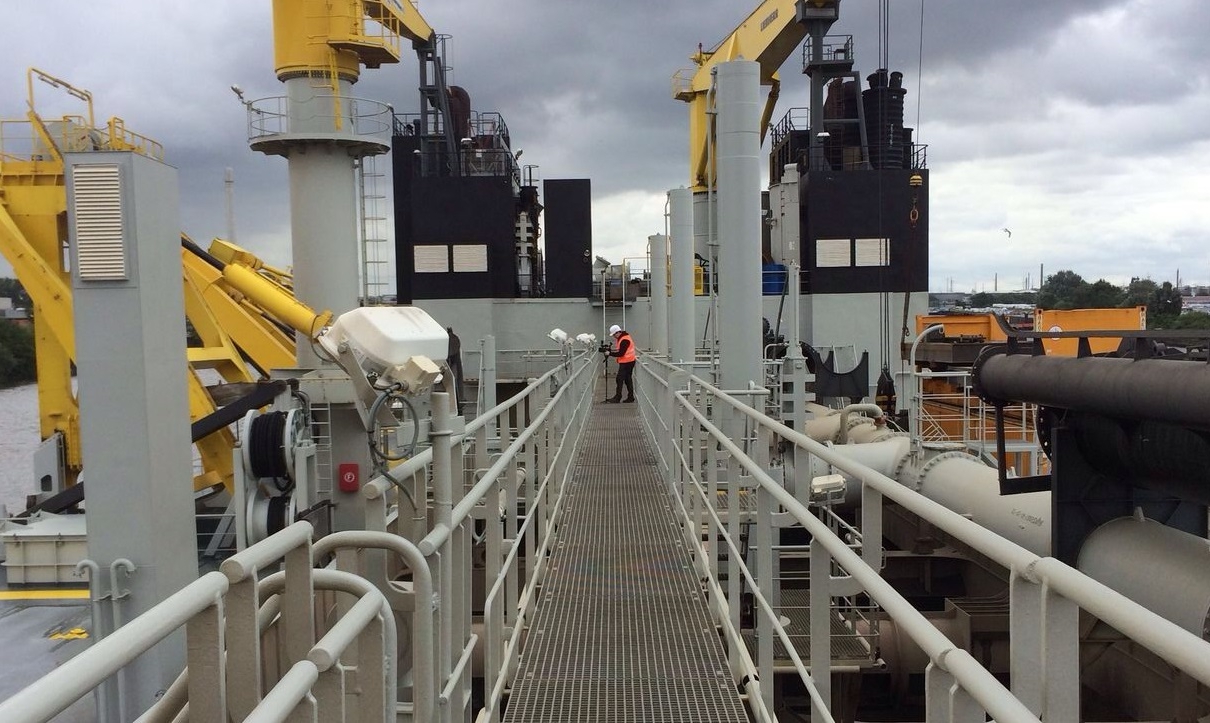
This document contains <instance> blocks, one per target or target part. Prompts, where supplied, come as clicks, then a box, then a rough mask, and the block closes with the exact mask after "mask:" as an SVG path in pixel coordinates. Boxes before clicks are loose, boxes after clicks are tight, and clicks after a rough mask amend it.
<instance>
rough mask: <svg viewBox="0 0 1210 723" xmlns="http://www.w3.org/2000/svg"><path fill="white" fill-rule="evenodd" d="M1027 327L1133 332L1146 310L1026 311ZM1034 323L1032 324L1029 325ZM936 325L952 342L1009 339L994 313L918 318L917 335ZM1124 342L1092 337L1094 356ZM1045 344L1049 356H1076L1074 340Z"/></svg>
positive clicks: (1144, 324) (1142, 324) (1143, 323)
mask: <svg viewBox="0 0 1210 723" xmlns="http://www.w3.org/2000/svg"><path fill="white" fill-rule="evenodd" d="M1020 316H1021V319H1022V320H1023V321H1025V322H1027V323H1026V326H1025V328H1027V329H1034V330H1042V329H1045V330H1047V331H1096V330H1100V331H1104V330H1121V329H1126V330H1133V329H1146V328H1147V307H1145V306H1130V307H1127V308H1124V309H1069V310H1059V309H1036V308H1035V309H1032V310H1030V309H1028V308H1027V309H1026V310H1024V311H1022V312H1021V315H1020ZM1029 322H1032V323H1029ZM934 324H943V325H944V326H945V336H946V337H948V338H951V339H958V338H964V339H970V340H972V342H975V341H977V342H987V343H1003V342H1005V341H1007V339H1008V336H1007V335H1006V334H1005V333H1004V329H1003V328H1002V327H1001V325H1000V323H999V322H998V321H996V319H995V315H994V314H992V313H990V312H989V313H983V314H928V315H922V316H917V317H916V333H917V334H920V333H922V332H923V331H924V330H925V329H927V328H928V327H930V326H932V325H934ZM1119 342H1121V339H1120V338H1117V337H1096V336H1094V337H1091V338H1090V339H1089V343H1090V345H1091V349H1092V353H1094V354H1104V353H1106V352H1112V351H1117V348H1118V344H1119ZM1042 345H1043V347H1045V349H1046V353H1047V354H1051V355H1058V356H1075V355H1076V340H1075V339H1050V338H1043V339H1042Z"/></svg>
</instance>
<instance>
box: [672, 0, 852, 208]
mask: <svg viewBox="0 0 1210 723" xmlns="http://www.w3.org/2000/svg"><path fill="white" fill-rule="evenodd" d="M839 5H840V0H764V1H763V2H761V3H760V4H759V5H757V6H756V9H755V10H753V11H752V12H751V14H749V15H748V17H747V18H745V19H744V21H743V22H741V23H740V24H739V25H738V26H736V28H735V29H734V30H732V31H731V33H730V34H729V35H727V37H726V38H724V39H723V41H722V42H720V43H719V44H718V45H716V46H714V48H713V49H711V50H704V49H702V47H701V46H698V51H697V52H696V53H694V54H693V55H691V56H690V59H691V60H692V61H693V63H694V65H695V66H696V67H695V68H692V69H690V70H687V71H686V70H682V71H678V72H677V73H676V74H675V75H674V76H673V79H672V81H673V97H675V98H676V99H677V100H682V101H685V102H686V103H688V104H689V183H690V186H691V187H692V190H693V192H694V193H698V192H702V191H707V190H710V189H711V188H712V187H713V185H714V168H713V165H714V163H713V155H714V154H713V150H712V149H713V146H714V139H713V133H712V132H711V121H712V119H713V117H714V116H713V114H712V108H711V100H712V99H711V98H710V88H711V86H712V83H713V77H712V74H713V71H714V68H715V66H717V65H718V64H719V63H725V62H727V61H730V60H740V59H743V60H752V61H756V62H757V63H759V64H760V82H761V85H767V86H769V95H768V96H767V97H766V99H765V106H764V109H763V111H762V112H761V119H760V129H761V140H762V141H764V138H765V132H766V130H767V129H768V127H769V121H770V120H771V119H772V116H773V108H774V106H776V105H777V98H778V95H779V93H780V89H781V78H780V77H779V76H778V69H779V68H780V67H781V66H782V64H783V63H784V62H785V61H786V59H787V58H788V57H790V53H792V52H794V49H795V48H796V47H798V44H799V43H801V42H802V41H803V38H805V37H806V35H807V32H808V26H807V23H808V22H809V21H812V20H820V19H824V20H827V19H831V20H835V19H836V16H837V13H838V9H839Z"/></svg>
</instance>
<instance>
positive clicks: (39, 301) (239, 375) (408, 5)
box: [0, 0, 452, 491]
mask: <svg viewBox="0 0 1210 723" xmlns="http://www.w3.org/2000/svg"><path fill="white" fill-rule="evenodd" d="M273 21H274V51H275V63H276V67H277V72H278V75H279V77H282V76H285V77H291V76H300V75H301V76H307V77H313V78H316V79H318V80H320V82H324V83H327V84H330V85H331V87H332V89H333V93H332V95H333V102H335V103H341V102H342V100H341V97H340V86H339V81H340V80H341V79H345V80H355V79H356V78H357V76H358V75H359V72H360V66H361V65H365V66H366V67H369V68H377V67H379V66H380V65H382V64H383V63H394V62H398V61H399V59H400V52H401V49H402V46H403V41H404V40H405V39H406V40H409V41H410V42H411V43H412V46H413V49H414V50H415V51H416V52H417V54H418V56H419V57H420V60H421V63H422V68H423V67H424V65H425V63H426V62H427V63H428V64H430V65H434V67H435V68H436V72H437V74H438V75H439V76H440V78H439V80H440V82H439V83H438V84H437V85H438V86H439V87H440V89H441V92H440V94H439V95H434V96H433V97H432V99H431V100H432V103H433V105H435V106H437V107H438V108H439V109H440V110H441V111H442V113H443V115H448V106H447V104H446V101H447V98H446V93H445V92H444V77H443V75H441V65H440V61H439V59H438V58H436V56H435V53H436V48H437V43H436V39H437V35H436V33H434V31H433V29H432V27H431V26H429V24H428V23H427V22H426V21H425V20H424V18H423V17H422V16H421V15H420V12H419V11H418V10H417V9H416V7H415V5H414V4H413V3H412V2H411V0H386V1H385V2H380V1H377V0H340V1H338V2H332V0H302V2H301V3H300V2H297V1H296V0H295V1H287V0H274V2H273ZM422 72H423V71H422ZM39 83H45V84H48V85H50V86H51V87H52V88H56V89H59V90H61V91H63V92H64V93H66V94H67V95H68V96H70V97H72V98H75V99H76V100H78V101H80V103H81V104H82V112H81V113H79V114H73V115H64V116H62V117H60V118H43V117H42V116H41V115H39V114H38V112H37V110H36V108H37V105H36V102H35V88H36V87H37V86H38V84H39ZM427 85H428V84H427V83H425V82H424V81H423V80H422V86H427ZM27 86H28V108H27V111H26V115H25V117H24V118H22V119H13V120H0V253H3V254H4V257H5V258H6V259H7V260H8V261H9V263H10V264H11V265H12V266H13V269H14V271H15V272H16V274H17V277H18V279H19V280H20V281H21V283H22V285H23V286H24V287H25V289H26V291H27V292H28V293H29V295H30V298H31V300H32V302H33V307H34V308H33V315H34V320H35V325H34V326H35V353H36V355H37V365H38V369H37V377H38V403H39V410H40V433H41V438H42V439H43V440H47V439H51V438H56V439H58V440H59V441H60V444H61V451H62V460H61V461H62V465H61V466H62V469H63V472H64V477H65V479H64V482H65V484H66V485H74V484H75V482H76V480H77V479H78V476H79V473H80V470H81V469H82V466H83V459H82V455H81V450H80V441H79V440H80V430H79V405H78V402H77V399H76V395H75V393H74V391H73V389H72V381H71V367H72V363H73V361H74V359H75V340H74V330H73V327H72V323H73V321H72V319H73V315H72V294H71V275H70V272H69V270H68V269H67V268H66V267H65V265H64V258H65V254H64V247H65V244H66V243H67V193H66V187H65V169H64V161H63V156H64V154H65V153H73V152H100V151H134V152H136V153H141V154H143V155H146V156H149V157H151V158H155V159H157V160H163V158H164V149H163V147H162V146H161V145H160V144H159V143H157V142H155V141H154V140H152V139H150V138H147V137H146V136H142V135H139V134H137V133H133V132H131V131H129V130H128V129H127V128H126V124H125V122H124V121H123V120H122V119H121V118H118V117H113V118H111V119H110V120H109V121H108V122H107V123H106V124H105V125H103V126H98V125H97V123H96V120H95V115H94V109H93V98H92V94H91V93H89V92H88V91H87V90H83V89H81V88H77V87H75V86H73V85H71V84H70V83H68V82H66V81H64V80H62V79H60V78H56V77H54V76H52V75H50V74H48V73H45V72H42V71H40V70H37V69H33V68H31V69H30V70H29V71H28V74H27ZM343 115H344V114H343V113H339V112H338V113H336V114H335V117H338V118H339V117H343ZM451 132H452V129H451ZM182 241H183V244H182V250H181V261H182V282H183V292H184V295H185V309H186V316H187V318H188V320H189V322H190V325H191V326H192V328H193V330H194V332H195V334H196V337H197V339H198V340H199V341H200V343H199V344H196V345H193V346H190V347H189V349H188V352H187V358H188V361H189V364H190V374H189V376H188V378H189V401H190V416H191V418H192V421H193V422H195V423H197V422H199V421H200V420H205V419H207V418H209V417H211V415H214V413H215V411H216V409H217V405H216V404H215V401H214V399H213V398H212V396H211V393H210V391H209V390H208V389H207V388H206V385H205V384H204V383H203V381H202V378H201V377H200V376H199V372H200V371H201V370H203V369H213V370H214V371H215V372H217V374H218V375H219V376H220V377H221V378H222V380H223V381H224V382H230V383H240V382H250V381H253V380H254V375H253V373H252V372H251V371H250V370H249V366H251V367H253V368H254V369H255V370H257V371H258V372H259V373H260V374H261V375H265V374H267V373H268V371H269V370H271V369H276V368H287V367H292V366H293V365H294V362H295V342H294V339H293V334H292V333H291V331H298V332H301V333H302V334H303V335H305V337H307V338H314V337H315V335H316V334H317V333H318V332H319V330H320V329H321V328H323V327H324V326H325V325H326V324H327V323H328V322H329V321H330V320H331V314H330V313H329V312H327V311H324V312H321V313H316V312H315V311H313V310H312V309H310V308H309V307H307V306H306V305H305V304H302V303H300V302H299V301H298V300H296V299H295V298H294V297H293V293H292V288H291V279H290V275H289V273H288V272H287V271H284V270H282V269H276V268H273V267H271V266H269V265H267V264H265V263H264V262H263V261H262V260H260V259H259V258H257V257H256V256H255V255H254V254H252V253H250V252H248V251H246V250H245V249H241V248H239V247H238V246H235V245H234V244H231V243H229V242H226V241H222V240H217V239H216V240H215V241H214V243H212V244H211V246H210V248H209V250H208V251H202V250H201V249H200V248H199V247H197V246H196V245H195V244H193V243H192V241H191V240H190V239H188V238H187V237H183V238H182ZM196 429H197V424H195V430H196ZM234 443H235V440H234V438H233V435H232V434H231V432H230V431H229V429H228V428H227V427H226V426H225V425H223V426H218V427H217V428H216V429H214V431H212V432H210V433H209V434H207V435H206V436H204V437H202V438H199V439H195V444H196V447H197V449H198V454H199V456H200V458H201V461H202V466H203V471H202V472H201V473H200V474H198V475H197V476H196V477H195V479H194V488H195V489H196V490H203V489H208V488H215V487H217V486H219V485H221V486H223V487H225V488H226V489H227V490H228V491H230V489H231V485H232V475H233V472H232V449H233V446H234Z"/></svg>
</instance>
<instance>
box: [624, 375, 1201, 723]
mask: <svg viewBox="0 0 1210 723" xmlns="http://www.w3.org/2000/svg"><path fill="white" fill-rule="evenodd" d="M636 386H637V388H638V389H640V390H641V393H640V397H641V400H640V401H641V404H640V410H641V414H642V417H643V420H644V425H645V427H646V428H647V430H648V432H649V434H650V435H651V439H652V444H653V446H654V447H656V448H658V450H659V454H658V455H657V456H658V458H659V460H660V464H661V465H662V467H663V471H664V474H665V479H666V482H667V485H668V488H669V492H670V494H671V495H672V496H673V497H674V499H675V500H676V501H677V505H678V506H679V508H680V510H681V513H682V515H683V516H684V519H685V521H686V524H685V525H684V530H685V540H686V543H687V544H689V545H691V546H692V547H693V548H694V549H695V550H696V552H697V554H696V556H695V557H696V559H695V564H696V565H697V566H698V568H699V572H700V574H701V575H702V576H703V579H704V580H706V581H707V583H708V588H709V593H710V598H711V603H712V607H713V609H714V611H715V615H716V618H717V621H718V622H719V623H720V625H722V627H723V629H724V632H725V635H726V638H727V642H728V647H729V650H730V652H731V654H732V667H733V671H732V672H733V674H734V675H736V676H737V677H736V679H737V680H746V681H749V683H748V689H749V693H750V696H751V698H750V699H751V700H752V701H753V706H754V708H756V709H757V710H756V715H757V718H758V719H761V720H766V719H769V718H770V717H771V715H772V713H771V711H772V710H773V698H772V695H773V694H772V690H771V686H764V687H762V686H760V685H759V683H756V684H754V683H752V682H751V681H753V680H759V681H771V680H773V652H772V641H773V639H774V638H778V639H780V640H781V642H782V643H783V645H784V646H785V647H786V648H787V650H789V651H790V657H791V659H792V662H793V666H794V669H795V670H796V671H797V673H798V676H799V678H800V679H801V681H802V683H803V685H804V686H805V687H806V689H807V691H808V692H809V695H810V698H811V704H812V709H813V710H814V711H815V712H817V713H819V714H820V715H821V716H822V717H823V719H825V720H830V719H831V717H830V713H828V712H826V711H828V710H830V708H831V691H830V686H831V683H830V677H831V676H830V673H831V637H832V636H831V630H830V627H831V622H832V620H831V616H832V615H833V612H832V611H833V610H834V606H833V600H834V599H835V598H837V597H842V596H845V595H853V594H857V593H864V594H865V595H866V596H868V597H869V598H870V600H872V601H873V602H874V603H876V604H877V605H878V606H879V607H880V608H881V609H882V610H883V611H884V612H885V614H886V615H887V616H888V617H889V618H890V619H891V620H893V621H894V622H895V624H896V625H897V627H898V628H899V630H901V631H902V632H904V633H905V634H906V635H908V636H909V637H910V638H911V639H912V640H914V641H915V643H916V644H917V645H918V646H919V647H920V648H921V649H922V650H923V651H924V652H925V654H926V655H927V656H928V659H929V664H928V666H927V668H926V671H925V686H926V709H927V710H926V713H927V718H928V720H930V721H931V720H940V721H954V720H963V721H967V720H983V719H984V715H985V714H989V715H991V716H992V717H993V718H994V719H995V720H997V721H1037V720H1039V718H1041V719H1044V720H1048V721H1050V720H1055V721H1057V720H1078V718H1079V700H1080V675H1079V669H1080V667H1079V628H1080V626H1079V614H1080V610H1085V611H1087V612H1089V613H1091V614H1092V615H1093V616H1095V617H1096V618H1098V619H1099V620H1101V621H1102V622H1104V623H1105V624H1107V625H1109V626H1111V627H1113V628H1114V629H1116V630H1118V631H1119V632H1121V633H1122V634H1124V635H1125V636H1127V637H1129V638H1130V639H1132V640H1134V641H1135V642H1136V643H1138V644H1139V645H1141V646H1142V647H1144V648H1146V649H1148V650H1150V651H1151V652H1152V653H1154V654H1155V655H1157V656H1158V657H1160V658H1161V659H1163V660H1165V661H1166V662H1167V663H1169V664H1171V665H1172V666H1174V667H1175V668H1176V669H1178V670H1180V671H1183V672H1184V673H1186V674H1188V675H1189V676H1190V677H1192V678H1193V679H1195V680H1197V681H1200V682H1201V683H1202V684H1204V685H1205V684H1210V642H1207V641H1205V640H1202V639H1201V638H1199V637H1197V636H1196V635H1193V634H1192V633H1189V632H1187V631H1185V630H1184V629H1183V628H1181V627H1179V626H1178V625H1176V624H1174V623H1173V622H1171V621H1169V620H1167V619H1165V618H1164V617H1162V616H1160V615H1158V614H1156V613H1154V612H1152V611H1151V610H1148V609H1147V608H1145V607H1143V606H1142V605H1139V604H1138V603H1136V602H1134V601H1132V600H1130V599H1128V598H1126V597H1125V596H1123V595H1122V594H1120V593H1118V592H1116V591H1115V590H1113V589H1111V588H1109V587H1108V586H1106V585H1104V584H1102V583H1099V582H1097V581H1095V580H1093V579H1091V578H1089V577H1088V576H1086V575H1084V574H1083V573H1081V572H1079V571H1077V570H1075V569H1073V568H1071V567H1069V566H1067V565H1065V564H1063V563H1061V562H1059V561H1058V560H1056V559H1054V558H1051V557H1040V556H1038V555H1036V554H1034V553H1032V552H1029V551H1028V550H1026V549H1025V548H1023V547H1021V546H1019V545H1017V544H1015V543H1013V542H1011V541H1009V540H1007V539H1005V538H1003V537H1000V536H999V535H997V534H995V533H993V532H991V531H989V530H987V529H985V528H983V527H981V526H980V525H978V524H976V523H975V522H973V521H972V520H970V519H968V518H966V517H964V516H963V515H960V514H958V513H956V512H954V511H952V510H949V509H947V508H946V507H944V506H942V505H941V504H939V503H937V502H934V501H933V500H930V499H928V498H926V497H924V496H923V495H921V494H919V493H917V492H915V491H913V490H912V489H909V488H908V487H906V486H904V485H902V484H900V483H899V482H897V481H896V480H894V479H891V478H890V477H887V476H885V475H883V474H881V473H879V472H877V471H875V470H872V469H870V468H868V467H866V466H864V465H862V464H860V463H858V462H855V461H853V460H852V459H850V458H848V457H846V456H845V455H844V454H843V453H842V452H841V451H840V450H838V449H834V448H832V447H830V446H827V445H824V444H820V443H818V442H815V441H813V440H811V439H809V438H808V437H806V436H804V435H802V434H800V433H799V432H796V431H794V430H792V429H790V428H788V427H786V426H784V425H782V424H780V423H779V422H777V421H775V420H773V419H770V418H768V417H766V416H765V415H763V414H761V413H759V412H755V411H753V410H752V409H751V408H750V407H749V406H748V405H746V404H744V403H742V402H740V401H739V400H738V399H736V398H735V397H734V396H733V395H732V394H729V393H727V392H725V391H723V390H719V389H717V388H715V387H713V386H711V385H709V384H707V383H706V382H704V381H703V380H701V379H699V378H697V377H692V376H690V375H689V374H688V373H687V372H685V371H682V370H680V369H678V368H676V367H673V366H671V365H668V364H665V363H664V362H662V361H660V360H658V359H653V358H651V357H649V356H645V357H641V358H640V364H639V383H638V384H637V385H636ZM745 426H750V427H754V428H755V430H756V433H755V438H756V439H757V440H759V444H757V445H755V446H754V447H751V448H749V449H747V450H745V449H743V448H741V447H740V446H739V445H737V444H736V443H735V441H733V439H734V438H735V437H736V436H737V435H736V434H735V432H736V430H739V429H743V428H744V427H745ZM778 450H781V453H780V456H779V458H777V459H774V454H776V453H777V451H778ZM774 462H776V464H774ZM804 464H805V465H806V466H807V468H808V469H810V468H812V466H813V468H814V469H818V470H821V471H822V472H823V473H824V474H826V473H827V472H829V471H839V472H841V473H842V474H843V475H844V476H845V477H846V478H848V479H849V480H850V483H851V484H853V483H855V484H857V485H859V486H860V499H861V511H860V526H859V527H860V530H861V532H862V536H861V539H862V541H863V544H862V546H861V548H860V552H857V551H855V550H854V549H850V546H849V544H848V542H847V541H846V540H844V539H842V538H841V537H839V536H837V535H836V534H835V533H834V531H833V530H832V529H830V528H829V525H828V524H827V523H825V522H823V521H821V520H820V519H819V518H818V517H817V516H816V515H815V514H814V513H813V511H812V509H811V508H810V507H809V506H808V505H807V504H804V502H803V501H801V500H800V499H798V498H797V497H796V496H795V494H794V493H792V492H791V491H790V490H788V489H787V488H786V484H788V483H786V482H785V481H784V480H783V479H776V478H775V477H774V476H773V475H774V474H780V475H781V476H782V477H784V479H785V480H788V479H791V478H792V476H794V475H795V472H796V470H795V469H793V468H792V467H793V466H796V465H804ZM720 492H726V493H727V494H726V499H727V508H726V509H725V510H724V511H719V510H716V509H715V507H716V505H715V504H714V501H715V500H716V499H718V498H719V493H720ZM741 492H742V493H745V494H747V495H748V496H755V499H756V505H755V509H754V510H748V511H745V510H741V508H740V507H739V498H740V496H741V494H740V493H741ZM799 494H802V493H801V492H800V493H799ZM884 501H890V502H894V503H896V504H898V505H899V506H901V507H902V508H904V509H905V510H907V511H908V512H910V513H912V514H915V515H916V516H918V517H919V518H920V519H922V520H923V521H925V522H927V523H928V524H930V525H933V526H935V527H936V528H937V529H939V530H941V531H943V532H944V533H945V534H946V535H948V536H949V537H951V538H952V539H954V540H957V541H959V542H960V543H962V544H965V545H967V546H969V548H970V549H972V550H974V551H975V552H977V553H979V554H981V555H983V556H984V557H986V558H987V559H988V560H990V561H992V562H994V563H995V564H998V565H1000V566H1002V567H1003V568H1004V569H1005V570H1007V571H1008V575H1009V599H1010V604H1011V612H1010V623H1009V628H1010V630H1009V633H1010V677H1011V681H1012V689H1011V690H1009V689H1008V688H1006V687H1005V686H1004V685H1003V684H1002V683H1001V682H1000V681H999V680H998V679H997V678H996V677H995V676H993V675H992V673H990V672H989V671H988V670H987V669H985V668H984V667H983V666H981V665H980V664H979V663H978V662H977V661H976V660H975V659H974V658H973V657H972V656H971V655H970V653H969V652H967V651H966V650H963V649H962V648H960V647H958V646H957V645H955V644H954V643H953V642H951V641H950V640H949V639H948V638H947V637H946V636H945V635H944V634H942V633H941V632H940V631H939V630H938V629H937V628H936V627H935V626H934V625H933V624H932V623H931V622H930V621H929V620H928V619H927V618H926V617H925V616H924V615H923V614H922V613H921V612H920V611H919V610H917V609H916V608H915V607H914V606H913V605H912V604H911V603H910V602H909V601H908V600H907V599H905V598H904V597H903V596H901V595H900V594H899V593H898V592H897V591H895V590H894V589H893V588H892V587H891V585H890V584H889V583H888V582H887V581H886V580H884V579H883V578H882V577H881V576H880V574H879V570H880V568H881V566H882V561H883V550H882V548H881V541H882V510H883V504H884ZM775 515H776V518H781V519H780V520H779V522H778V525H777V526H778V527H782V526H785V524H786V521H785V518H787V517H788V518H789V519H791V520H792V521H793V523H794V524H795V525H798V526H801V527H802V528H803V529H804V530H806V531H807V532H808V533H809V534H810V536H811V540H812V543H811V545H810V552H809V556H810V570H811V571H812V574H811V589H810V600H811V613H810V617H811V638H810V656H809V657H810V663H809V666H808V665H804V664H803V662H802V660H801V658H800V655H799V653H798V652H797V651H794V650H793V646H792V645H791V643H790V641H789V640H788V636H787V634H786V631H785V629H784V627H783V626H782V625H781V623H780V620H779V619H778V616H777V615H776V614H775V609H774V607H773V605H772V602H771V598H772V597H773V596H774V595H775V594H776V586H775V584H774V583H775V578H774V563H773V556H772V555H768V554H758V555H756V558H757V564H756V570H750V569H749V568H748V566H747V565H745V564H743V562H742V560H743V554H742V551H741V549H740V548H739V546H738V540H739V537H740V525H741V520H744V521H747V522H748V523H749V524H751V525H754V527H755V538H756V543H755V545H756V548H757V549H758V550H771V549H772V541H773V540H774V539H775V538H774V534H775V532H776V528H775V526H774V519H775ZM714 540H719V541H721V542H720V543H718V544H715V543H714V542H713V541H714ZM865 541H868V544H865ZM724 550H725V559H726V562H725V565H726V567H725V568H724V569H725V571H726V586H727V589H726V590H724V589H722V587H721V585H720V583H719V580H720V577H719V574H720V571H721V570H720V568H721V566H722V565H723V554H724ZM834 564H835V565H838V566H839V568H840V569H842V570H843V571H844V572H845V575H839V576H838V575H832V574H831V569H832V566H833V565H834ZM814 571H821V572H819V573H816V572H814ZM825 573H826V574H825ZM741 581H743V583H746V584H747V585H748V586H749V587H750V589H751V590H752V591H753V598H754V602H755V607H756V609H757V615H758V618H757V631H756V632H757V644H756V646H755V650H753V651H752V653H749V651H748V650H747V648H746V647H745V646H744V644H743V643H742V641H741V640H740V635H739V610H738V608H739V604H738V601H739V599H740V585H741Z"/></svg>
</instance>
